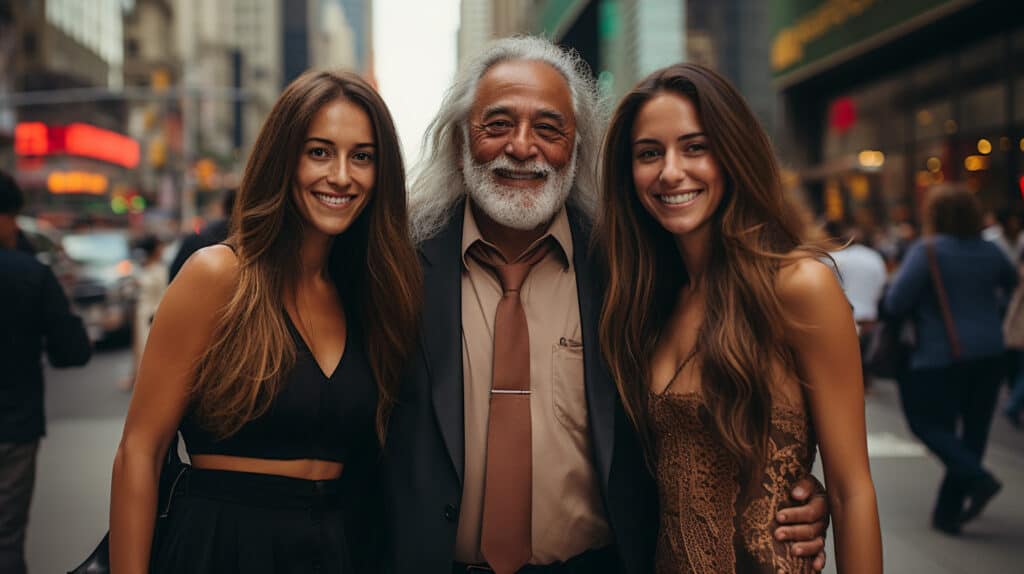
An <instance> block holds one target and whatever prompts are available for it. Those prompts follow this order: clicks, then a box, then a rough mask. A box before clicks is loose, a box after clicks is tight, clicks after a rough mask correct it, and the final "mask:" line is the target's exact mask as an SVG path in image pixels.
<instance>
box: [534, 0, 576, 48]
mask: <svg viewBox="0 0 1024 574" xmlns="http://www.w3.org/2000/svg"><path fill="white" fill-rule="evenodd" d="M588 1H589V0H542V1H541V2H538V3H537V7H536V14H537V19H536V21H535V22H536V24H535V26H534V33H537V34H541V35H542V36H544V37H546V38H551V39H553V40H556V41H557V40H559V39H561V37H562V36H563V35H564V34H565V31H566V30H567V29H568V28H569V26H571V25H572V23H573V22H574V21H575V20H576V17H577V16H579V14H580V12H581V11H582V10H583V9H584V8H586V6H587V2H588Z"/></svg>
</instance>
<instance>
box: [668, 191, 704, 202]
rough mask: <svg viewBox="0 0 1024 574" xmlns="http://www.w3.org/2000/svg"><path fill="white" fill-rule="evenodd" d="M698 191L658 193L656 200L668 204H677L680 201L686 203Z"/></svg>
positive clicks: (695, 195)
mask: <svg viewBox="0 0 1024 574" xmlns="http://www.w3.org/2000/svg"><path fill="white" fill-rule="evenodd" d="M699 193H700V192H699V191H688V192H686V193H679V194H675V195H659V196H658V201H660V202H662V203H667V204H669V205H679V204H681V203H686V202H687V201H690V200H692V199H693V198H695V197H697V194H699Z"/></svg>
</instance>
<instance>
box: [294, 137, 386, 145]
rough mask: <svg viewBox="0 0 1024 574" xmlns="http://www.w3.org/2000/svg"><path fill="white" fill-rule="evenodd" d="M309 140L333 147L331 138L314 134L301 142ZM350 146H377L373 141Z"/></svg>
mask: <svg viewBox="0 0 1024 574" xmlns="http://www.w3.org/2000/svg"><path fill="white" fill-rule="evenodd" d="M309 142H319V143H322V144H324V145H329V146H331V147H335V145H334V142H332V141H331V140H329V139H327V138H320V137H316V136H314V137H311V138H306V141H304V142H303V143H304V144H307V143H309ZM352 147H354V148H358V147H372V148H375V147H377V144H375V143H373V142H363V143H357V144H356V145H354V146H352Z"/></svg>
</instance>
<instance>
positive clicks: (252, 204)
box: [110, 72, 420, 574]
mask: <svg viewBox="0 0 1024 574" xmlns="http://www.w3.org/2000/svg"><path fill="white" fill-rule="evenodd" d="M406 225H407V223H406V207H405V181H404V176H403V168H402V160H401V156H400V153H399V144H398V138H397V136H396V133H395V129H394V125H393V123H392V121H391V117H390V114H389V113H388V111H387V108H386V107H385V106H384V103H383V101H382V100H381V99H380V97H379V96H378V95H377V94H376V93H375V92H374V91H373V89H372V88H370V87H369V86H368V85H367V84H366V83H365V82H364V81H363V80H361V79H359V78H358V77H356V76H354V75H351V74H332V73H326V72H310V73H307V74H305V75H303V76H302V77H300V78H299V79H297V80H295V82H293V83H292V84H291V85H290V86H289V87H288V88H287V89H286V90H285V92H284V93H283V94H282V96H281V98H280V99H279V100H278V102H277V103H276V105H275V106H274V109H273V110H272V111H271V113H270V116H269V117H268V118H267V120H266V123H265V124H264V126H263V129H262V130H261V131H260V134H259V136H258V138H257V140H256V143H255V145H254V148H253V151H252V155H251V156H250V158H249V163H248V165H247V167H246V171H245V175H244V177H243V181H242V185H241V188H240V190H239V196H238V200H237V203H236V206H235V210H234V213H233V215H232V232H231V235H230V237H229V239H228V242H227V245H215V246H212V247H208V248H205V249H202V250H200V251H199V252H197V253H196V254H195V255H193V256H192V257H191V258H190V260H189V261H188V262H187V263H186V264H185V266H184V268H183V269H182V271H181V273H180V274H179V275H178V277H177V278H176V279H175V281H174V282H173V283H172V284H171V286H170V288H169V289H168V291H167V294H166V296H165V298H164V300H163V302H162V304H161V306H160V309H159V310H158V312H157V315H156V319H155V320H154V323H153V329H152V332H151V334H150V339H149V342H148V344H147V347H146V351H145V353H144V356H143V359H142V365H141V367H140V370H139V377H138V383H137V385H136V389H135V395H134V397H133V400H132V404H131V408H130V410H129V412H128V418H127V420H126V421H125V428H124V434H123V437H122V439H121V444H120V446H119V448H118V452H117V456H116V459H115V461H114V473H113V474H114V476H113V489H112V494H111V536H110V541H111V565H112V567H113V569H114V571H116V572H118V574H121V573H135V572H138V573H141V572H146V571H147V570H148V569H149V567H150V562H151V559H152V562H153V570H154V571H156V572H190V573H197V572H218V573H219V572H310V571H324V572H349V571H352V570H353V568H352V559H351V556H350V552H349V546H350V544H349V543H347V542H346V537H345V532H344V526H343V521H342V516H343V512H342V511H343V509H344V508H345V507H346V505H348V504H349V503H351V502H354V501H353V500H350V499H351V498H354V497H352V496H351V495H348V496H346V495H344V494H343V493H342V492H340V490H339V479H340V477H341V476H342V473H343V472H344V473H346V475H350V474H352V473H361V472H362V471H365V470H366V468H367V467H368V466H369V465H370V464H372V462H373V458H374V456H373V455H374V452H375V451H376V449H377V445H378V443H379V441H380V440H382V437H383V436H384V429H385V426H386V421H387V416H388V412H389V410H390V407H391V405H392V404H393V403H394V397H395V395H396V392H395V389H396V388H397V385H398V375H399V370H400V369H401V366H402V363H403V362H404V360H405V358H406V356H407V355H408V354H409V351H410V349H411V347H412V345H413V344H414V336H415V333H416V328H415V323H416V313H417V308H418V296H419V285H420V276H419V274H418V273H419V266H418V261H417V259H416V255H415V251H414V250H413V247H412V245H411V244H410V242H409V239H408V232H407V226H406ZM229 246H230V247H229ZM179 428H180V429H181V431H182V434H183V436H184V438H185V443H186V447H187V448H188V451H189V454H190V457H191V460H192V466H193V468H192V469H191V470H190V471H188V472H187V473H186V475H185V478H184V479H183V480H182V484H181V485H180V487H179V491H181V494H180V495H178V496H176V499H175V500H174V504H173V505H172V512H171V516H170V518H169V519H168V524H167V531H166V535H165V536H163V537H162V540H161V544H160V546H159V547H158V548H153V549H152V551H151V548H150V546H151V540H152V534H153V526H154V515H155V512H154V509H155V506H156V496H157V478H158V474H159V469H160V465H161V460H162V456H163V454H164V452H165V450H166V449H167V447H168V445H169V444H170V443H171V440H172V439H173V437H174V435H175V432H176V431H177V430H178V429H179ZM151 554H152V556H151Z"/></svg>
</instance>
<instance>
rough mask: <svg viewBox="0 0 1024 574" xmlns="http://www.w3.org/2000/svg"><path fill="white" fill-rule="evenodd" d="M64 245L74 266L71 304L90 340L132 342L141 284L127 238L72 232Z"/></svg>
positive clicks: (111, 233) (106, 233)
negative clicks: (138, 290)
mask: <svg viewBox="0 0 1024 574" xmlns="http://www.w3.org/2000/svg"><path fill="white" fill-rule="evenodd" d="M61 245H62V246H63V248H64V252H65V253H66V254H67V256H68V258H69V259H70V260H71V261H72V263H73V265H74V272H73V280H72V283H71V293H70V298H71V302H72V304H73V305H74V306H75V308H76V310H77V311H78V313H79V315H80V316H81V317H82V320H83V321H84V322H85V327H86V330H87V331H88V332H89V337H90V338H91V339H92V340H93V341H98V340H102V339H106V338H108V337H111V336H117V337H118V338H119V339H123V340H131V330H132V323H133V317H134V314H135V299H136V296H137V293H136V292H137V289H138V285H137V283H136V280H135V277H134V273H135V264H134V263H133V262H132V252H131V245H130V243H129V240H128V236H127V235H126V234H125V233H122V232H120V231H95V232H85V233H70V234H66V235H64V237H63V238H61Z"/></svg>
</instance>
